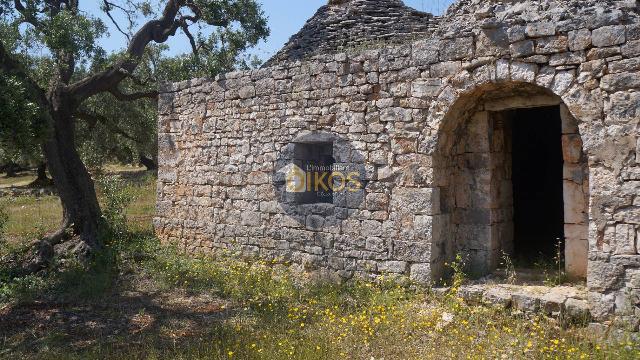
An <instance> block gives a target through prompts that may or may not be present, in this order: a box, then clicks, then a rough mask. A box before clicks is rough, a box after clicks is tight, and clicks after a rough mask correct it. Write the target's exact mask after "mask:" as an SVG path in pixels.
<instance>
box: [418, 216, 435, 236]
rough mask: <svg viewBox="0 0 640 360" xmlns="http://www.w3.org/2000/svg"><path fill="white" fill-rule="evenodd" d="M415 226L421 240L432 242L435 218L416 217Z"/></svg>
mask: <svg viewBox="0 0 640 360" xmlns="http://www.w3.org/2000/svg"><path fill="white" fill-rule="evenodd" d="M413 226H414V227H415V230H416V233H417V236H418V237H419V238H420V239H425V240H431V234H432V230H433V217H432V216H430V215H416V217H415V219H414V221H413Z"/></svg>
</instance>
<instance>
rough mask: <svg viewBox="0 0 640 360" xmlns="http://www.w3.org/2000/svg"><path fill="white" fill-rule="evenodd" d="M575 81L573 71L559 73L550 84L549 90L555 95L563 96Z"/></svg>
mask: <svg viewBox="0 0 640 360" xmlns="http://www.w3.org/2000/svg"><path fill="white" fill-rule="evenodd" d="M574 79H575V74H574V71H573V70H570V71H560V72H558V73H557V74H556V76H555V78H554V79H553V82H552V83H551V89H552V90H553V92H554V93H555V94H556V95H563V94H564V93H565V92H566V91H567V90H569V88H570V87H571V85H572V84H573V81H574Z"/></svg>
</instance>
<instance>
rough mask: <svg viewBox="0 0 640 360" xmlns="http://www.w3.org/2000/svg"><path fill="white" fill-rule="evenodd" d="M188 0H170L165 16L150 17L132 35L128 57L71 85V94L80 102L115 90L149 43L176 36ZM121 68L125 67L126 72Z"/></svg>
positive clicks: (132, 68) (136, 64) (164, 12)
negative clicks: (182, 9)
mask: <svg viewBox="0 0 640 360" xmlns="http://www.w3.org/2000/svg"><path fill="white" fill-rule="evenodd" d="M185 1H186V0H168V1H167V5H166V6H165V8H164V11H163V12H162V16H161V17H160V18H159V19H157V20H151V21H149V22H147V23H146V24H144V25H143V26H142V28H140V30H138V32H137V33H136V34H135V35H134V36H133V37H132V38H131V41H130V42H129V47H128V48H127V52H126V57H125V58H123V59H121V60H119V61H117V62H116V63H115V64H113V65H112V66H110V67H109V68H108V69H106V70H104V71H102V72H99V73H97V74H95V75H93V76H90V77H87V78H85V79H83V80H81V81H79V82H77V83H74V84H72V85H71V86H70V87H69V91H70V93H71V94H72V95H73V96H74V97H76V98H77V99H78V100H79V101H82V100H84V99H87V98H89V97H91V96H93V95H96V94H99V93H101V92H104V91H112V90H113V89H114V88H116V87H117V86H118V84H119V83H120V82H121V81H122V80H124V79H125V78H126V77H127V73H129V74H131V73H133V72H134V70H135V69H136V67H137V66H138V63H139V62H140V59H141V58H142V56H143V54H144V50H145V48H146V47H147V45H148V44H149V43H150V42H152V41H154V42H156V43H163V42H165V41H167V39H168V38H169V37H170V36H173V35H175V33H176V30H177V29H178V28H179V27H180V26H181V22H180V20H179V19H176V17H177V15H178V13H179V10H180V8H182V7H183V6H185ZM122 70H125V72H123V71H122ZM116 93H117V91H116Z"/></svg>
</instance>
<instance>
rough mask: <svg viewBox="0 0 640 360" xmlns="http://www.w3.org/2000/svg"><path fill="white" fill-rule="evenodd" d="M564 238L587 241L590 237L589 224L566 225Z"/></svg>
mask: <svg viewBox="0 0 640 360" xmlns="http://www.w3.org/2000/svg"><path fill="white" fill-rule="evenodd" d="M564 236H565V237H566V238H567V239H575V240H584V241H586V240H587V239H588V236H589V227H588V226H587V224H565V225H564Z"/></svg>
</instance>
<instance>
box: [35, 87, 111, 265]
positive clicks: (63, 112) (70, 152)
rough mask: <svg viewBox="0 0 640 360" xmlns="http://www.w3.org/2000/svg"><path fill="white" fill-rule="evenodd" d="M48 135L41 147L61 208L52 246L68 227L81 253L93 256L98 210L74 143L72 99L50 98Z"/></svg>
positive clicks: (56, 94)
mask: <svg viewBox="0 0 640 360" xmlns="http://www.w3.org/2000/svg"><path fill="white" fill-rule="evenodd" d="M50 101H51V105H52V109H51V111H50V113H51V122H52V124H51V133H50V135H49V137H48V139H47V140H46V142H45V144H44V153H45V157H46V159H47V164H48V165H49V172H50V173H51V177H52V178H53V182H54V184H55V186H56V188H57V190H58V194H59V196H60V200H61V203H62V209H63V222H62V225H61V229H60V230H59V231H58V232H57V233H56V234H54V235H52V237H51V242H52V243H56V242H58V241H60V240H59V239H60V238H61V237H62V236H63V233H64V232H65V231H66V230H67V229H68V228H71V229H72V230H73V234H74V235H77V236H79V238H80V240H81V243H80V245H81V247H82V248H81V249H78V250H81V251H82V252H83V253H85V254H88V253H95V252H96V251H98V250H100V248H101V247H102V244H101V243H100V240H99V237H98V230H99V227H100V223H101V211H100V205H99V203H98V198H97V196H96V192H95V187H94V183H93V180H92V179H91V176H90V175H89V172H88V171H87V168H86V167H85V166H84V164H83V163H82V160H81V159H80V155H79V154H78V152H77V150H76V144H75V120H74V119H73V116H72V112H73V106H72V100H71V99H69V98H68V97H67V96H66V95H65V94H64V93H62V92H54V93H53V94H51V95H50Z"/></svg>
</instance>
